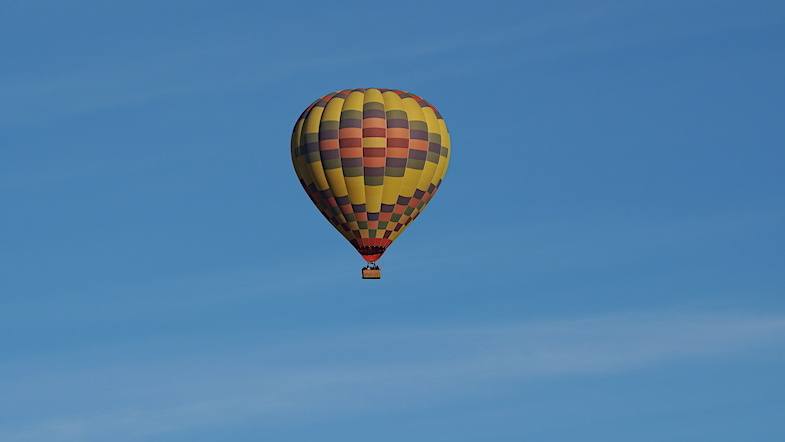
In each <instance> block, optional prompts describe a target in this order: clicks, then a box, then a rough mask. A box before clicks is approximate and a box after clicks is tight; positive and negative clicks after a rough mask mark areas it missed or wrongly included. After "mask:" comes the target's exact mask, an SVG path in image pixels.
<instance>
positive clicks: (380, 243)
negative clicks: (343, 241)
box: [352, 238, 392, 263]
mask: <svg viewBox="0 0 785 442" xmlns="http://www.w3.org/2000/svg"><path fill="white" fill-rule="evenodd" d="M391 243H392V241H390V240H389V239H386V238H361V239H355V240H352V245H353V246H354V248H356V249H357V251H358V252H360V255H362V257H363V259H364V260H366V261H367V262H369V263H373V262H376V261H378V260H379V258H381V257H382V255H383V254H384V252H385V251H386V250H387V247H389V246H390V244H391Z"/></svg>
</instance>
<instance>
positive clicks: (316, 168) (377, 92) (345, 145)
mask: <svg viewBox="0 0 785 442" xmlns="http://www.w3.org/2000/svg"><path fill="white" fill-rule="evenodd" d="M291 149H292V162H293V163H294V170H295V172H296V173H297V177H298V178H299V179H300V184H302V186H303V188H305V191H306V192H307V193H308V196H309V197H310V198H311V200H312V201H313V203H314V204H315V205H316V207H317V208H318V209H319V211H320V212H321V213H322V215H324V217H325V218H327V220H328V221H329V222H330V224H332V225H333V226H334V227H335V228H336V229H337V230H338V231H339V232H340V233H341V235H343V236H344V237H345V238H346V239H347V240H348V241H349V242H350V243H351V244H352V245H353V246H354V247H355V248H356V249H357V251H358V252H360V254H361V255H362V256H363V258H365V260H366V261H368V262H375V261H376V260H378V259H379V258H380V257H381V256H382V254H383V253H384V252H385V250H386V249H387V248H388V247H389V246H390V244H391V243H392V242H393V241H394V240H395V239H396V238H397V237H398V236H399V235H400V234H401V233H402V232H403V231H404V230H406V227H407V226H408V225H409V224H410V223H411V222H412V221H413V220H414V219H415V218H417V216H418V215H419V214H420V213H421V212H422V211H423V209H424V208H425V206H426V205H427V204H428V202H429V201H430V200H431V198H433V195H434V194H435V193H436V190H437V189H439V186H440V185H441V183H442V178H443V177H444V174H445V172H446V171H447V164H448V162H449V159H450V135H449V134H448V132H447V126H446V125H445V122H444V119H443V118H442V116H441V114H439V111H438V110H436V108H435V107H434V106H433V105H431V104H430V103H428V102H427V101H425V100H423V99H422V98H420V97H418V96H416V95H414V94H411V93H408V92H403V91H399V90H394V89H376V88H368V89H345V90H341V91H337V92H333V93H331V94H327V95H325V96H324V97H322V98H320V99H318V100H316V101H315V102H314V103H312V104H311V105H310V106H309V107H308V108H307V109H306V110H305V111H304V112H303V113H302V115H301V116H300V118H299V119H298V120H297V123H296V124H295V126H294V131H293V133H292V145H291Z"/></svg>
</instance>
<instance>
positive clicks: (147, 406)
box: [0, 314, 785, 442]
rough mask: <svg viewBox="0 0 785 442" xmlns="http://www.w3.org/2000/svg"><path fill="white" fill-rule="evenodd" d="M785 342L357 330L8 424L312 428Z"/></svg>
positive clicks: (779, 328)
mask: <svg viewBox="0 0 785 442" xmlns="http://www.w3.org/2000/svg"><path fill="white" fill-rule="evenodd" d="M784 341H785V316H781V315H779V316H775V315H769V316H761V315H746V316H739V315H732V316H731V315H716V314H714V315H711V314H709V315H675V314H667V315H644V316H641V315H616V316H607V317H594V318H586V319H579V320H563V321H561V320H559V321H545V322H532V323H520V324H506V325H485V326H483V325H476V326H467V325H460V326H429V327H421V328H416V327H415V328H406V329H399V330H364V331H359V330H352V331H351V333H349V332H347V333H345V334H337V335H329V336H321V337H316V338H290V339H288V340H286V342H279V343H277V344H276V345H262V344H258V345H249V346H248V347H245V348H235V349H231V350H227V351H226V352H223V353H221V354H215V355H212V357H213V358H214V359H212V360H214V361H222V362H213V363H211V364H207V365H205V366H203V367H202V369H194V367H193V366H192V365H191V364H185V363H184V362H183V358H182V355H180V356H179V357H177V358H175V359H172V360H169V361H167V362H159V363H157V364H147V365H134V364H129V365H127V366H124V367H123V368H122V369H118V368H117V367H90V368H88V369H86V370H83V371H81V372H80V373H71V374H70V375H69V374H67V373H66V374H62V375H58V376H57V377H56V380H57V382H60V383H63V384H68V385H71V386H72V387H70V388H73V389H83V388H84V387H86V386H87V385H91V386H93V388H98V389H100V388H102V387H109V386H110V385H109V384H110V383H111V382H116V381H117V379H123V383H122V385H112V386H111V388H110V389H112V390H113V391H114V394H113V397H112V401H113V403H115V404H116V403H117V402H118V401H120V400H122V399H123V398H124V397H129V398H130V397H136V396H138V395H139V394H138V391H139V390H145V389H146V390H148V391H152V392H151V393H150V394H147V395H143V396H145V398H144V399H141V400H140V399H138V398H137V400H136V402H135V403H133V404H130V402H133V401H132V400H131V399H128V402H129V404H128V405H127V406H126V407H125V408H121V409H120V408H117V406H116V405H114V411H108V412H107V411H99V410H102V408H101V407H100V406H99V404H94V406H93V407H91V406H90V404H88V406H86V407H84V409H83V410H81V411H79V412H72V413H71V414H69V415H67V416H57V415H53V416H41V418H40V420H38V421H34V422H28V423H27V424H26V425H23V426H19V425H12V424H10V423H7V424H5V425H0V439H2V440H4V441H12V442H15V441H48V442H56V441H68V440H80V441H92V440H106V439H107V438H110V437H111V438H112V439H113V440H122V439H117V435H128V436H129V437H136V438H139V437H142V438H144V437H150V438H151V439H156V440H160V439H159V438H160V436H161V435H162V434H164V433H167V432H171V431H188V430H195V429H199V428H209V427H214V426H221V425H227V424H231V423H233V422H242V421H246V420H250V419H253V420H255V421H257V422H265V421H266V420H272V419H275V420H276V421H280V420H293V421H302V420H307V419H308V418H307V417H306V416H330V415H346V414H351V413H357V412H365V411H368V410H370V411H384V410H387V409H394V408H397V407H400V406H402V405H401V404H402V403H404V402H405V403H406V404H407V405H406V406H407V407H411V406H417V404H418V403H419V404H425V403H427V402H428V401H433V400H434V399H433V398H434V397H442V398H450V397H456V396H457V397H460V396H465V395H471V393H470V390H471V389H472V388H473V387H477V386H482V387H488V388H492V387H493V386H494V385H500V384H501V383H504V384H505V385H507V386H509V385H510V383H511V382H518V383H520V382H527V381H529V380H534V379H544V378H552V379H558V378H559V377H565V376H587V375H593V374H598V373H602V374H609V373H620V372H624V371H629V370H636V369H641V368H645V367H650V366H656V365H659V364H667V363H674V362H678V361H681V360H686V359H690V358H706V357H712V356H714V355H721V354H730V353H735V352H741V351H745V350H749V349H753V348H765V346H781V345H782V344H783V342H784ZM185 359H186V360H189V358H187V357H186V358H185ZM164 379H165V380H166V381H163V380H164ZM38 381H40V379H36V378H32V379H28V380H27V382H29V383H31V384H35V383H36V382H38ZM45 384H46V383H45ZM54 390H55V391H62V388H55V389H54ZM130 391H135V392H136V393H137V394H136V395H132V394H130V393H129V392H130ZM62 392H63V393H65V391H62ZM435 393H438V394H435ZM48 394H52V393H51V390H49V393H48ZM171 398H178V399H177V400H173V399H171Z"/></svg>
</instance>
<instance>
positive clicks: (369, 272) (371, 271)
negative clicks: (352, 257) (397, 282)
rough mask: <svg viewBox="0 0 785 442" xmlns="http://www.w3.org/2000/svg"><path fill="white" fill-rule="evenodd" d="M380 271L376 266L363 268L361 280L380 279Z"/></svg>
mask: <svg viewBox="0 0 785 442" xmlns="http://www.w3.org/2000/svg"><path fill="white" fill-rule="evenodd" d="M381 277H382V269H380V268H379V267H377V266H373V267H363V279H381Z"/></svg>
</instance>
